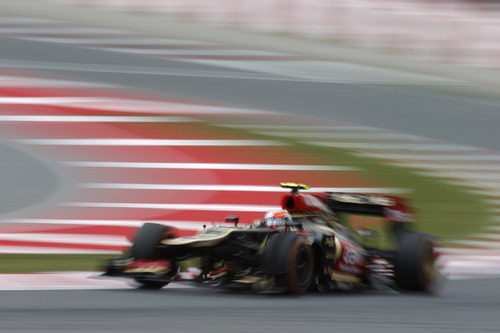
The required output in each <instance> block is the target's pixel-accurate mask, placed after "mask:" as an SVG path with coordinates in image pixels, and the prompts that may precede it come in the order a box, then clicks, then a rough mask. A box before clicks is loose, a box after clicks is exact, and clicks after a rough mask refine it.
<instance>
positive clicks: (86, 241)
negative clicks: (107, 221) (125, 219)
mask: <svg viewBox="0 0 500 333" xmlns="http://www.w3.org/2000/svg"><path fill="white" fill-rule="evenodd" d="M0 240H3V241H6V240H7V241H23V242H42V243H67V244H81V245H114V246H130V242H129V241H128V240H127V238H126V237H124V236H113V235H82V234H66V233H61V234H54V233H1V234H0Z"/></svg>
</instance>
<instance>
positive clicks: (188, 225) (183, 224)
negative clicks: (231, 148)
mask: <svg viewBox="0 0 500 333" xmlns="http://www.w3.org/2000/svg"><path fill="white" fill-rule="evenodd" d="M2 222H3V223H6V224H8V223H16V224H54V225H65V226H70V225H78V226H112V227H140V226H142V225H143V224H144V223H147V222H152V223H158V224H163V225H168V226H171V227H175V228H179V229H183V230H201V229H202V228H203V225H207V226H208V225H212V223H215V222H217V221H208V220H207V221H172V220H83V219H37V218H33V219H29V218H23V219H22V218H17V219H6V220H3V221H2ZM219 223H223V222H222V221H219Z"/></svg>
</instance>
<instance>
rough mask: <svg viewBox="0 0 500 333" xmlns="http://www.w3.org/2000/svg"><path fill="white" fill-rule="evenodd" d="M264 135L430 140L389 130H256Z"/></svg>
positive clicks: (307, 137)
mask: <svg viewBox="0 0 500 333" xmlns="http://www.w3.org/2000/svg"><path fill="white" fill-rule="evenodd" d="M256 133H258V134H263V135H274V136H284V137H290V138H301V139H354V140H361V139H364V140H374V139H392V140H413V141H424V140H425V141H429V139H425V138H422V137H419V136H416V135H411V134H402V133H388V132H338V131H337V130H332V132H323V133H322V132H318V131H315V132H299V131H295V132H269V131H266V132H262V131H259V132H256Z"/></svg>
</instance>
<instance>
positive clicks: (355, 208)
mask: <svg viewBox="0 0 500 333" xmlns="http://www.w3.org/2000/svg"><path fill="white" fill-rule="evenodd" d="M325 194H326V196H325V195H323V196H322V199H323V202H325V204H326V205H327V206H328V208H330V209H331V210H333V211H336V212H345V213H351V214H356V215H371V216H380V217H385V218H387V219H388V220H390V221H392V222H413V220H414V218H413V213H412V210H411V208H410V207H409V206H408V205H407V204H406V202H405V200H404V199H403V198H400V197H397V196H389V195H375V194H357V193H342V192H326V193H325Z"/></svg>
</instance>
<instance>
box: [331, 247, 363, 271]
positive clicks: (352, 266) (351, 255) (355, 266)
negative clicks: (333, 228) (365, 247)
mask: <svg viewBox="0 0 500 333" xmlns="http://www.w3.org/2000/svg"><path fill="white" fill-rule="evenodd" d="M340 244H341V245H342V252H341V254H340V257H339V259H338V260H337V262H336V263H335V269H336V270H337V271H339V272H343V273H348V274H354V275H358V276H359V275H361V274H362V273H363V270H364V268H365V257H364V256H363V254H362V253H361V251H360V250H359V248H358V247H357V246H355V245H354V244H352V243H351V242H349V241H346V240H343V239H341V240H340Z"/></svg>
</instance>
